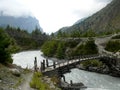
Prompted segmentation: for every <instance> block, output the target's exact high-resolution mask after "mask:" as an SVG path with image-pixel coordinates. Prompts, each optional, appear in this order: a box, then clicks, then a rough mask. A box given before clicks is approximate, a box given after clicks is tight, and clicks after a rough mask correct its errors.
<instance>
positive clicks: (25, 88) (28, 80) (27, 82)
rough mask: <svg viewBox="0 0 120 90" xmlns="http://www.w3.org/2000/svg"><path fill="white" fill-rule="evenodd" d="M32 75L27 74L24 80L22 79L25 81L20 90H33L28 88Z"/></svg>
mask: <svg viewBox="0 0 120 90" xmlns="http://www.w3.org/2000/svg"><path fill="white" fill-rule="evenodd" d="M32 75H33V73H29V74H27V75H26V76H25V78H24V79H25V80H24V82H23V83H22V85H21V86H20V90H34V89H32V88H30V86H29V82H30V80H31V79H32Z"/></svg>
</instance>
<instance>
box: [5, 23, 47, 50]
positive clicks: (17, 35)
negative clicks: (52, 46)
mask: <svg viewBox="0 0 120 90" xmlns="http://www.w3.org/2000/svg"><path fill="white" fill-rule="evenodd" d="M5 32H6V33H7V34H8V35H9V36H10V37H11V38H13V39H14V40H15V42H16V43H17V45H19V47H21V50H28V49H37V48H40V47H41V45H42V44H43V43H44V42H45V41H46V40H47V39H48V36H47V35H46V34H45V33H42V32H41V31H40V30H39V29H38V28H37V27H36V29H35V30H33V31H32V33H28V32H27V31H26V30H22V29H20V28H19V27H18V28H13V27H10V26H9V25H8V26H7V27H6V28H5Z"/></svg>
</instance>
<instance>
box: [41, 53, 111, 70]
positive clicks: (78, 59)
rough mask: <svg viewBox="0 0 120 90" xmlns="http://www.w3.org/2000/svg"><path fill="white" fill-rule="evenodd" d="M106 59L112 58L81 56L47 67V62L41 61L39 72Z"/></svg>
mask: <svg viewBox="0 0 120 90" xmlns="http://www.w3.org/2000/svg"><path fill="white" fill-rule="evenodd" d="M104 57H106V58H108V59H110V58H111V59H112V58H113V56H108V55H99V54H97V55H82V56H76V57H72V58H74V59H72V60H66V61H64V62H57V61H56V62H53V64H52V65H49V62H48V60H47V59H46V60H43V62H41V71H42V72H48V71H52V70H55V69H58V68H62V67H68V66H71V65H75V64H80V62H82V61H87V60H93V59H100V58H104Z"/></svg>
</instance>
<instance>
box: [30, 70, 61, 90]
mask: <svg viewBox="0 0 120 90" xmlns="http://www.w3.org/2000/svg"><path fill="white" fill-rule="evenodd" d="M30 87H31V88H35V89H37V90H60V89H59V88H57V87H55V86H54V85H53V82H51V81H50V79H49V78H48V79H47V78H44V77H43V76H42V74H41V73H40V72H35V73H34V74H33V77H32V80H31V82H30Z"/></svg>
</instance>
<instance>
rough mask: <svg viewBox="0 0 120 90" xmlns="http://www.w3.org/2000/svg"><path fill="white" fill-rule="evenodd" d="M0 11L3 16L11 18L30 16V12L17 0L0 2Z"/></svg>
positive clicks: (1, 0)
mask: <svg viewBox="0 0 120 90" xmlns="http://www.w3.org/2000/svg"><path fill="white" fill-rule="evenodd" d="M0 11H2V12H3V14H4V15H11V16H22V15H24V16H27V15H30V14H31V12H30V10H29V9H28V8H27V7H26V6H24V5H22V3H20V2H19V0H0Z"/></svg>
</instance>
